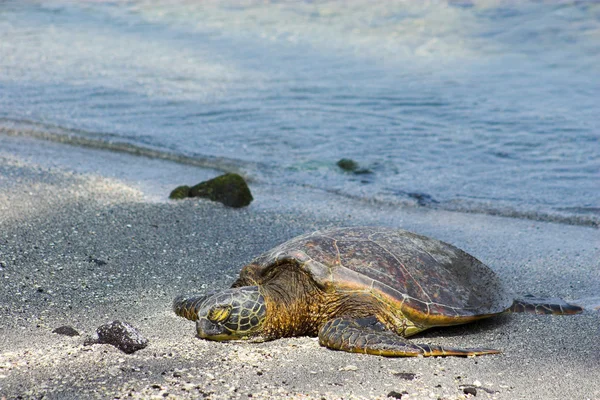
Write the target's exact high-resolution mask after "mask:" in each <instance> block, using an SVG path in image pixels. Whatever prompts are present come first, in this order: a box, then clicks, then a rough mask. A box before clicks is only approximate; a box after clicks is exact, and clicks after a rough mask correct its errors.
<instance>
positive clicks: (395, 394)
mask: <svg viewBox="0 0 600 400" xmlns="http://www.w3.org/2000/svg"><path fill="white" fill-rule="evenodd" d="M405 394H408V392H407V391H403V392H402V393H400V392H396V391H395V390H392V391H391V392H389V393H388V394H387V397H391V398H393V399H401V398H402V395H405Z"/></svg>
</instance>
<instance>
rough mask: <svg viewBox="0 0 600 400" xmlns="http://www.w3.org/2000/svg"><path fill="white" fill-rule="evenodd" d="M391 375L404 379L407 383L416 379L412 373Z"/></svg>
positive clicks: (393, 373)
mask: <svg viewBox="0 0 600 400" xmlns="http://www.w3.org/2000/svg"><path fill="white" fill-rule="evenodd" d="M392 375H394V376H397V377H398V378H400V379H405V380H407V381H412V380H414V379H415V378H416V377H417V374H415V373H414V372H392Z"/></svg>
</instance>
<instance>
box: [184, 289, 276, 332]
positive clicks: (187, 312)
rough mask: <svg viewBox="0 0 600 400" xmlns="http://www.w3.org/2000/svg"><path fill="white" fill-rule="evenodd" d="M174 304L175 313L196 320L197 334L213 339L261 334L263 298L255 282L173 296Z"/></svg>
mask: <svg viewBox="0 0 600 400" xmlns="http://www.w3.org/2000/svg"><path fill="white" fill-rule="evenodd" d="M174 308H175V312H176V313H177V314H178V315H181V316H183V317H186V318H188V319H191V320H195V321H196V329H197V331H198V336H199V337H201V338H203V339H209V340H216V341H222V340H240V339H250V338H253V337H256V336H260V333H261V328H262V323H263V321H264V319H265V315H266V306H265V299H264V298H263V296H262V295H261V294H260V292H259V290H258V287H256V286H245V287H240V288H234V289H227V290H223V291H219V292H212V293H209V294H208V295H206V296H202V297H197V298H193V299H186V300H182V299H176V300H175V304H174Z"/></svg>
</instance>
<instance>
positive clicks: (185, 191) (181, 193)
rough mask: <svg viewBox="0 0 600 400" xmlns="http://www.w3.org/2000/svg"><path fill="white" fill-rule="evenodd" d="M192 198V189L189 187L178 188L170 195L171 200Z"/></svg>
mask: <svg viewBox="0 0 600 400" xmlns="http://www.w3.org/2000/svg"><path fill="white" fill-rule="evenodd" d="M187 197H190V187H189V186H185V185H183V186H178V187H176V188H175V189H173V191H172V192H171V194H170V195H169V198H170V199H175V200H180V199H185V198H187Z"/></svg>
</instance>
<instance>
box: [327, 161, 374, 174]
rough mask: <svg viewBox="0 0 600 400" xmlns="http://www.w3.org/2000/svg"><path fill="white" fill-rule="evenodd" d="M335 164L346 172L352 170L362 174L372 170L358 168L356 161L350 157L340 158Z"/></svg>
mask: <svg viewBox="0 0 600 400" xmlns="http://www.w3.org/2000/svg"><path fill="white" fill-rule="evenodd" d="M336 164H337V166H338V167H340V168H341V169H343V170H344V171H346V172H352V173H353V174H357V175H362V174H371V173H373V171H371V170H369V169H366V168H360V167H359V165H358V163H357V162H356V161H354V160H352V159H350V158H342V159H341V160H339V161H338V162H337V163H336Z"/></svg>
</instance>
